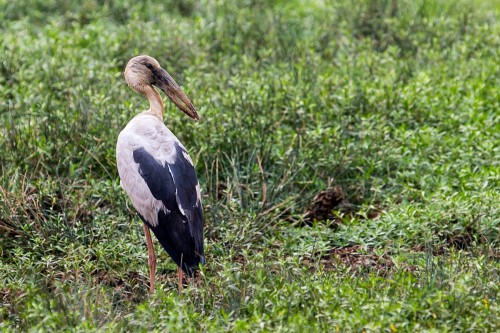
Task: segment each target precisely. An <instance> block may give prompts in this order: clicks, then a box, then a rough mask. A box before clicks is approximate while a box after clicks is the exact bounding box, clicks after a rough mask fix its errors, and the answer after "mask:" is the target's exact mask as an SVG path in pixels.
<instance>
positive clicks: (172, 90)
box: [154, 68, 200, 120]
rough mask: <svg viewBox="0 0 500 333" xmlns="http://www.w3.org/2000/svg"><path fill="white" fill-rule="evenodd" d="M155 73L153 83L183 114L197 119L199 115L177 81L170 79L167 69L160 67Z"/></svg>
mask: <svg viewBox="0 0 500 333" xmlns="http://www.w3.org/2000/svg"><path fill="white" fill-rule="evenodd" d="M155 74H156V75H155V78H156V82H155V83H154V84H155V85H156V86H157V87H158V88H160V89H161V90H162V91H163V92H164V93H165V94H166V95H167V96H168V97H169V98H170V99H171V100H172V102H174V103H175V105H177V107H178V108H179V109H181V110H182V111H183V112H184V113H185V114H187V115H188V116H190V117H191V118H193V119H194V120H199V119H200V116H198V113H196V109H195V108H194V106H193V103H191V101H190V100H189V98H188V97H187V96H186V94H185V93H184V91H182V89H181V87H179V85H178V84H177V82H175V81H174V79H172V77H171V76H170V75H169V74H168V73H167V71H166V70H164V69H163V68H160V69H158V70H156V73H155Z"/></svg>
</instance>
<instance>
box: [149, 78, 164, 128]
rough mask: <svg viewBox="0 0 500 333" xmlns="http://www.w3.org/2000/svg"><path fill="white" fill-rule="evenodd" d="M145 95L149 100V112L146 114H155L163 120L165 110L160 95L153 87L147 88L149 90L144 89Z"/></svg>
mask: <svg viewBox="0 0 500 333" xmlns="http://www.w3.org/2000/svg"><path fill="white" fill-rule="evenodd" d="M144 95H146V97H147V98H148V100H149V110H147V111H146V112H147V113H150V114H153V115H155V116H157V117H158V118H160V119H161V120H163V110H164V108H163V101H162V100H161V96H160V94H159V93H158V92H157V91H156V89H155V88H153V87H152V86H147V88H146V89H144Z"/></svg>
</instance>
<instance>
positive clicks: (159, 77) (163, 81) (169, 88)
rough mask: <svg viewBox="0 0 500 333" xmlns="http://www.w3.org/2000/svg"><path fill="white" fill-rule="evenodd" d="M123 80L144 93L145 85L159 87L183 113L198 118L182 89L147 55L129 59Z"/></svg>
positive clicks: (145, 90)
mask: <svg viewBox="0 0 500 333" xmlns="http://www.w3.org/2000/svg"><path fill="white" fill-rule="evenodd" d="M124 75H125V82H127V84H128V85H129V86H130V87H131V88H132V89H134V90H137V91H139V92H141V93H143V94H146V92H147V89H148V88H147V87H150V86H156V87H158V88H160V89H161V90H162V91H163V92H164V93H165V94H166V95H167V96H168V97H169V98H170V99H171V100H172V102H174V103H175V105H177V107H178V108H179V109H181V110H182V111H183V112H184V113H185V114H187V115H188V116H190V117H191V118H193V119H195V120H198V119H200V117H199V116H198V113H197V112H196V109H195V108H194V106H193V104H192V103H191V101H190V100H189V98H188V97H187V96H186V94H185V93H184V91H182V89H181V88H180V87H179V85H178V84H177V83H176V82H175V81H174V79H172V77H171V76H170V75H169V74H168V73H167V71H166V70H164V69H163V68H161V66H160V64H159V63H158V61H157V60H156V59H155V58H153V57H150V56H147V55H140V56H137V57H134V58H132V59H130V60H129V62H128V63H127V67H125V73H124Z"/></svg>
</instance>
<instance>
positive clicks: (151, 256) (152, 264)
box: [144, 224, 156, 294]
mask: <svg viewBox="0 0 500 333" xmlns="http://www.w3.org/2000/svg"><path fill="white" fill-rule="evenodd" d="M144 232H145V234H146V243H147V245H148V265H149V293H150V294H153V293H154V292H155V275H156V256H155V249H154V247H153V241H152V240H151V233H150V232H149V227H148V226H147V225H146V224H144Z"/></svg>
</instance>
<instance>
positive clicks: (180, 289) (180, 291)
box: [177, 267, 182, 295]
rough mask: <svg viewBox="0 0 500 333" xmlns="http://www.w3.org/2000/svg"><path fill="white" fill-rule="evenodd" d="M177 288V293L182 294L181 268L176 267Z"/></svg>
mask: <svg viewBox="0 0 500 333" xmlns="http://www.w3.org/2000/svg"><path fill="white" fill-rule="evenodd" d="M177 279H178V281H177V289H179V295H180V294H182V269H181V268H180V267H178V268H177Z"/></svg>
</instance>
